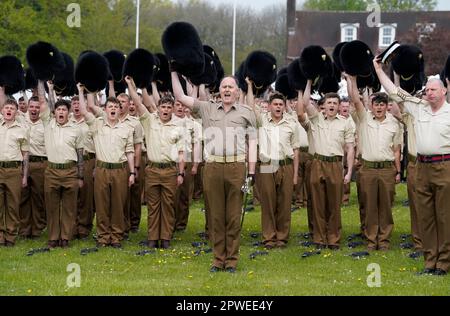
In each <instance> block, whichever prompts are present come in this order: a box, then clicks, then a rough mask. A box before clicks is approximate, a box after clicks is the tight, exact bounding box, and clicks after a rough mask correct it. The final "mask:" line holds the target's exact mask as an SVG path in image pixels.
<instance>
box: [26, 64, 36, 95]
mask: <svg viewBox="0 0 450 316" xmlns="http://www.w3.org/2000/svg"><path fill="white" fill-rule="evenodd" d="M37 85H38V81H37V79H36V77H35V76H34V74H33V71H32V70H31V68H29V67H28V68H27V69H26V70H25V89H26V90H32V89H34V88H36V87H37Z"/></svg>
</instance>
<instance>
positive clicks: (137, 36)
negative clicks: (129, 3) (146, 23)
mask: <svg viewBox="0 0 450 316" xmlns="http://www.w3.org/2000/svg"><path fill="white" fill-rule="evenodd" d="M136 6H137V12H136V48H139V18H140V7H141V0H137V2H136Z"/></svg>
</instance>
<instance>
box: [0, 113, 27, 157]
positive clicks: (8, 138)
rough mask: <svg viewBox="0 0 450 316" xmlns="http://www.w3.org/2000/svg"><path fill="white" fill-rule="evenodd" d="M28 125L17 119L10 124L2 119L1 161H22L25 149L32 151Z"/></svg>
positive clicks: (0, 123)
mask: <svg viewBox="0 0 450 316" xmlns="http://www.w3.org/2000/svg"><path fill="white" fill-rule="evenodd" d="M29 141H30V133H29V130H28V128H27V126H25V125H23V124H21V123H19V121H17V120H15V121H14V122H13V123H12V124H11V125H10V126H7V125H6V122H5V121H4V120H3V119H0V148H1V149H0V161H22V160H23V156H22V152H23V151H30V145H29Z"/></svg>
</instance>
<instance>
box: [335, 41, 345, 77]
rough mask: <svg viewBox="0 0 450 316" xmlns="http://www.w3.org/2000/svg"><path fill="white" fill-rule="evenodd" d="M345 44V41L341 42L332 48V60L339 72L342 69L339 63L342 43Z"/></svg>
mask: <svg viewBox="0 0 450 316" xmlns="http://www.w3.org/2000/svg"><path fill="white" fill-rule="evenodd" d="M345 44H347V42H341V43H339V44H337V45H336V46H335V47H334V49H333V61H334V63H335V65H336V66H337V68H338V69H339V71H340V72H343V71H344V68H343V67H342V63H341V49H342V47H344V45H345Z"/></svg>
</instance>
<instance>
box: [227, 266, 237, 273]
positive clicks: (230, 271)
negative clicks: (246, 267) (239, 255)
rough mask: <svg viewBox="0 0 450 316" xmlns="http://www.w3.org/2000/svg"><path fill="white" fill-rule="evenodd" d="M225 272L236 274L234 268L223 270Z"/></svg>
mask: <svg viewBox="0 0 450 316" xmlns="http://www.w3.org/2000/svg"><path fill="white" fill-rule="evenodd" d="M225 271H226V272H228V273H236V268H233V267H228V268H226V269H225Z"/></svg>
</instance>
